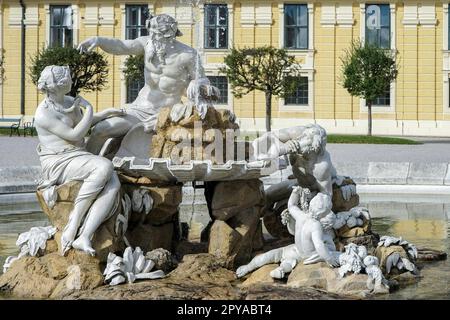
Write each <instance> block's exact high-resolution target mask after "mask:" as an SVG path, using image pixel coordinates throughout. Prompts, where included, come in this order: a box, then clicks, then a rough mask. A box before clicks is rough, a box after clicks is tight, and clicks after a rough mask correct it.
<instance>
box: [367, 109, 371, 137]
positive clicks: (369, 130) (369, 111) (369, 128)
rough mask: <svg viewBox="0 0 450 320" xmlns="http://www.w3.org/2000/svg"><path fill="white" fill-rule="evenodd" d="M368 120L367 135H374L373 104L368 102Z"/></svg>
mask: <svg viewBox="0 0 450 320" xmlns="http://www.w3.org/2000/svg"><path fill="white" fill-rule="evenodd" d="M367 120H368V127H367V128H368V129H367V135H368V136H371V135H372V102H370V101H369V102H367Z"/></svg>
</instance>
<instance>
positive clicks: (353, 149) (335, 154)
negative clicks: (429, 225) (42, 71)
mask: <svg viewBox="0 0 450 320" xmlns="http://www.w3.org/2000/svg"><path fill="white" fill-rule="evenodd" d="M415 139H417V140H420V141H422V142H423V143H424V144H422V145H375V144H370V145H369V144H366V145H364V144H328V146H327V149H328V150H329V152H330V153H331V157H332V160H333V161H335V162H369V161H373V162H427V163H430V162H450V138H428V137H427V138H420V137H418V138H415ZM37 144H38V140H37V138H32V137H26V138H22V137H11V138H10V137H8V136H0V150H1V152H0V167H9V166H30V165H39V158H38V156H37V154H36V146H37Z"/></svg>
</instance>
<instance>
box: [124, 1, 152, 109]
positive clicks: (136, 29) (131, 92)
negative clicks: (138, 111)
mask: <svg viewBox="0 0 450 320" xmlns="http://www.w3.org/2000/svg"><path fill="white" fill-rule="evenodd" d="M125 9H126V17H125V39H127V40H133V39H136V38H138V37H143V36H146V35H148V31H147V28H146V27H145V21H146V20H147V19H148V18H149V11H148V6H147V5H126V6H125ZM144 85H145V81H144V79H141V80H134V81H130V82H129V83H128V85H127V99H126V101H127V103H131V102H133V101H134V100H136V98H137V96H138V94H139V91H140V90H141V89H142V87H144Z"/></svg>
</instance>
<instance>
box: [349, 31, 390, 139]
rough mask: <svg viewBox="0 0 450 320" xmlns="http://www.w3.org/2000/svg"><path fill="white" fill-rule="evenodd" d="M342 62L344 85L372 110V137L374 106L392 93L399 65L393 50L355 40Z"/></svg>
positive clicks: (370, 120)
mask: <svg viewBox="0 0 450 320" xmlns="http://www.w3.org/2000/svg"><path fill="white" fill-rule="evenodd" d="M341 62H342V86H343V87H344V88H345V89H347V91H348V92H349V93H350V94H351V95H352V96H355V97H360V98H363V99H365V100H366V104H367V107H368V111H369V132H368V133H369V135H371V134H372V109H371V107H372V104H373V102H374V101H375V100H376V99H377V97H379V96H381V95H383V94H384V93H385V92H386V91H387V90H389V88H390V85H391V82H392V81H394V80H395V79H396V78H397V74H398V65H397V63H396V61H395V56H394V54H393V53H392V52H391V51H390V50H386V49H382V48H379V47H377V46H374V45H370V44H367V43H366V44H362V43H361V42H360V41H358V40H356V41H353V42H352V44H351V46H350V48H349V49H347V50H345V53H344V56H343V57H342V58H341Z"/></svg>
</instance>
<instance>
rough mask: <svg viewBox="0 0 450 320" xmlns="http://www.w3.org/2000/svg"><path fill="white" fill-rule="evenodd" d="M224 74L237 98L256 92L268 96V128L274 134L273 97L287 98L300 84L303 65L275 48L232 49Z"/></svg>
mask: <svg viewBox="0 0 450 320" xmlns="http://www.w3.org/2000/svg"><path fill="white" fill-rule="evenodd" d="M224 62H225V67H223V68H221V69H220V71H221V72H222V73H224V74H225V75H226V76H227V77H228V81H229V82H230V84H231V89H232V93H233V95H234V96H235V97H237V98H241V97H242V96H244V95H246V94H248V93H250V92H252V91H254V90H258V91H262V92H264V93H265V96H266V129H267V131H270V118H271V102H272V96H278V97H282V98H284V97H286V96H288V95H290V94H292V93H294V92H295V90H296V89H297V87H298V86H299V84H300V78H299V71H300V66H299V64H298V63H297V62H296V61H295V57H294V56H290V55H288V52H287V51H286V50H285V49H277V48H274V47H271V46H264V47H258V48H243V49H237V48H232V49H231V52H230V54H228V55H227V56H226V57H225V59H224Z"/></svg>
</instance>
